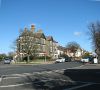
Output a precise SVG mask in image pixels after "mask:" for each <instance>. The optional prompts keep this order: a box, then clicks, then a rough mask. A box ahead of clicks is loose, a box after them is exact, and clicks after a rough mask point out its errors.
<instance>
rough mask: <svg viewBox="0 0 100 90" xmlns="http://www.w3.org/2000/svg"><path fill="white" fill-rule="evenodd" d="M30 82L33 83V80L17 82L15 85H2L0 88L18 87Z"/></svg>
mask: <svg viewBox="0 0 100 90" xmlns="http://www.w3.org/2000/svg"><path fill="white" fill-rule="evenodd" d="M28 84H32V82H31V83H22V84H15V85H6V86H0V88H7V87H18V86H23V85H28Z"/></svg>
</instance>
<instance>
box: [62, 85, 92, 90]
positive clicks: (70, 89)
mask: <svg viewBox="0 0 100 90" xmlns="http://www.w3.org/2000/svg"><path fill="white" fill-rule="evenodd" d="M89 85H92V83H88V84H84V85H81V86H76V87H72V88H67V89H64V90H74V89H78V88H82V87H86V86H89Z"/></svg>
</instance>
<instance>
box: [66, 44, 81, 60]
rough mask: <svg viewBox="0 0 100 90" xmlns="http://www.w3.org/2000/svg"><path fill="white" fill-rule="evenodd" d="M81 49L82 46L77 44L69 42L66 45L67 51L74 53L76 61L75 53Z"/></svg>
mask: <svg viewBox="0 0 100 90" xmlns="http://www.w3.org/2000/svg"><path fill="white" fill-rule="evenodd" d="M79 48H80V45H79V44H78V43H77V42H69V43H68V44H67V45H66V49H68V51H69V53H73V57H74V59H75V53H76V51H77V50H78V49H79Z"/></svg>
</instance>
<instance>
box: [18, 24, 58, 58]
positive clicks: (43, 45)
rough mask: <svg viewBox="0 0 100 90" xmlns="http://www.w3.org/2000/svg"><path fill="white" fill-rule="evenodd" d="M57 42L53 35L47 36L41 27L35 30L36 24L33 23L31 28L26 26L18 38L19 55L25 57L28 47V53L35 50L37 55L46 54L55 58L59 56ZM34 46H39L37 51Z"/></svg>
mask: <svg viewBox="0 0 100 90" xmlns="http://www.w3.org/2000/svg"><path fill="white" fill-rule="evenodd" d="M57 43H58V42H56V41H55V40H54V39H53V37H52V36H45V35H44V33H43V31H42V30H41V29H40V30H38V31H35V26H34V25H31V28H30V30H28V29H27V28H24V30H23V32H22V33H21V34H20V35H19V37H18V39H17V56H20V57H21V58H22V57H24V56H25V55H26V52H23V51H24V50H25V48H28V50H27V51H28V52H27V53H29V52H35V54H36V55H37V56H45V55H46V56H49V57H51V58H52V59H55V58H57V57H58V56H57V55H58V54H57ZM34 46H37V49H36V51H34V50H35V48H34ZM29 50H30V51H29ZM32 50H33V51H32Z"/></svg>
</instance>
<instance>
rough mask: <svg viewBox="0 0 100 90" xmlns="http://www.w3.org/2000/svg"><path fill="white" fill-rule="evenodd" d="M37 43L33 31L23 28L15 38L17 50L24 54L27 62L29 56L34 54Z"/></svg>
mask: <svg viewBox="0 0 100 90" xmlns="http://www.w3.org/2000/svg"><path fill="white" fill-rule="evenodd" d="M37 48H38V47H37V45H36V44H35V38H34V34H33V32H31V31H29V30H27V29H26V28H25V30H24V31H23V32H22V33H21V34H20V36H19V38H18V39H17V50H18V52H19V53H20V54H24V56H26V57H27V62H29V61H30V60H29V57H30V56H35V55H36V52H37Z"/></svg>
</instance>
